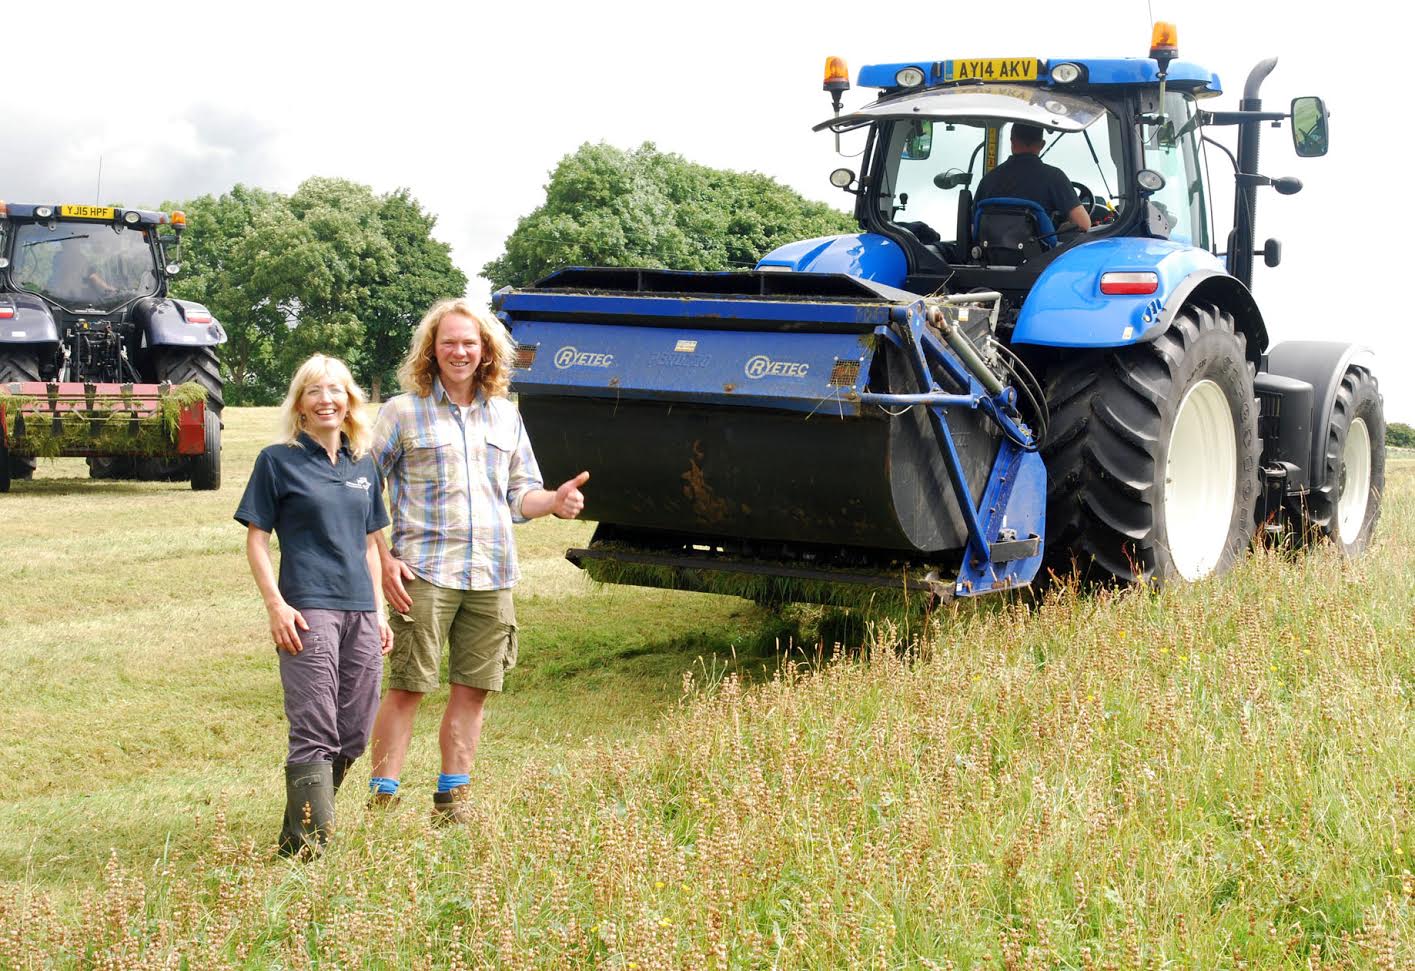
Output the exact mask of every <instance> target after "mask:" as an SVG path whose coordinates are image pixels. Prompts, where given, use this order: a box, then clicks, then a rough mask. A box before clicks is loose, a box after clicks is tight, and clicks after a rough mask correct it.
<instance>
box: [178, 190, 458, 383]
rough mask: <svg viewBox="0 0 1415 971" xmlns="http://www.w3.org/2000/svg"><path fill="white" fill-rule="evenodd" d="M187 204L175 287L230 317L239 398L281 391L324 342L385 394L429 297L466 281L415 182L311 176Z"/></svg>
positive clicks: (231, 378) (230, 355)
mask: <svg viewBox="0 0 1415 971" xmlns="http://www.w3.org/2000/svg"><path fill="white" fill-rule="evenodd" d="M178 207H179V208H185V209H186V210H187V211H188V214H189V232H188V234H187V237H186V239H185V240H184V242H183V249H184V252H183V260H184V262H185V264H186V268H185V272H184V273H183V274H182V276H180V277H179V278H178V282H177V283H176V284H175V285H174V287H173V293H174V295H175V296H179V297H184V298H187V299H192V300H198V301H201V302H202V303H205V304H206V305H207V306H208V307H210V308H211V310H212V311H213V312H214V313H215V314H216V316H217V318H218V319H219V320H221V322H222V324H223V325H224V326H225V327H226V331H227V336H228V337H229V342H228V344H227V345H226V346H225V347H224V348H222V352H221V358H222V362H223V368H224V370H225V371H226V373H227V380H228V387H229V389H230V390H229V392H228V395H229V400H232V401H233V402H238V403H269V402H271V401H276V400H279V398H280V396H281V395H282V394H283V393H284V390H285V387H286V383H287V382H288V380H289V375H290V373H291V372H292V371H293V370H294V368H295V367H296V366H298V364H299V362H300V361H301V360H303V359H304V358H305V357H307V356H309V355H310V354H312V353H314V352H316V351H319V352H323V353H327V354H333V355H335V356H337V357H341V358H343V359H344V360H345V361H346V362H347V363H348V364H349V367H350V369H351V370H352V371H353V372H354V375H355V376H356V377H357V378H358V379H359V381H360V382H361V383H363V384H365V385H366V386H371V388H372V390H373V393H374V396H375V398H377V397H378V395H379V394H380V393H381V390H382V386H383V385H384V384H385V383H386V382H387V381H388V379H389V376H390V375H391V374H392V372H393V371H394V369H395V368H396V367H397V364H398V361H399V360H400V359H401V357H402V355H403V353H404V352H405V351H406V349H407V344H408V339H409V337H410V335H411V333H412V328H413V326H414V324H415V323H416V322H417V320H418V318H419V317H420V316H421V315H422V313H423V311H424V310H426V308H427V306H428V304H429V303H431V302H432V301H433V300H435V299H437V298H438V297H444V296H458V295H461V294H462V293H464V292H465V291H466V286H467V277H466V275H465V274H464V273H462V271H461V270H459V269H457V267H455V266H454V265H453V264H452V260H451V255H450V251H449V248H448V246H447V244H445V243H442V242H439V241H438V240H435V239H433V238H432V236H431V232H432V228H433V226H434V225H435V222H436V220H435V218H434V217H433V216H431V215H429V214H427V213H424V212H423V211H422V208H421V207H420V206H419V205H418V203H417V201H416V200H415V199H413V198H412V196H411V195H410V194H409V192H408V191H407V190H406V189H399V190H397V191H395V192H391V193H388V194H386V195H376V194H375V193H374V192H373V190H372V189H370V188H369V187H368V186H365V185H360V184H358V183H355V182H350V181H348V180H345V179H331V178H312V179H308V180H306V181H305V182H303V183H302V184H301V185H300V186H299V188H298V189H297V190H296V191H295V193H294V195H291V196H284V195H281V194H279V193H273V192H266V191H264V190H260V189H251V188H247V187H245V186H240V185H238V186H236V187H235V188H233V189H232V190H231V191H230V192H228V193H226V194H224V195H221V196H219V197H213V196H202V197H200V198H198V199H193V200H191V201H190V202H187V203H185V204H184V205H183V204H179V205H178Z"/></svg>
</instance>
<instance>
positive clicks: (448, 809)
mask: <svg viewBox="0 0 1415 971" xmlns="http://www.w3.org/2000/svg"><path fill="white" fill-rule="evenodd" d="M471 818H472V787H471V785H470V784H469V785H465V786H456V787H454V788H453V789H452V791H451V792H434V793H433V794H432V822H433V825H434V826H461V825H464V824H466V823H468V822H470V821H471Z"/></svg>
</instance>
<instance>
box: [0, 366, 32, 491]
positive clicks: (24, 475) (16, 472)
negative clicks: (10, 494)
mask: <svg viewBox="0 0 1415 971" xmlns="http://www.w3.org/2000/svg"><path fill="white" fill-rule="evenodd" d="M39 380H42V379H41V378H40V376H39V355H38V354H36V353H35V352H34V351H32V350H29V349H22V348H18V347H7V348H5V349H4V350H0V384H9V383H10V382H11V381H39ZM6 451H7V452H8V449H7V450H6ZM35 464H36V463H35V460H34V459H32V458H29V457H27V456H26V457H23V458H21V457H20V456H18V455H7V457H6V458H5V460H4V465H5V485H4V488H3V489H0V492H3V491H5V489H8V488H9V487H10V480H11V479H32V478H34V467H35Z"/></svg>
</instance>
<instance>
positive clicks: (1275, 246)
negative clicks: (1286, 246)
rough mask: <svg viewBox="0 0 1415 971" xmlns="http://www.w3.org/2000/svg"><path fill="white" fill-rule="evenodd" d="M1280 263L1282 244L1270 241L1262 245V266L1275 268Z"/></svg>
mask: <svg viewBox="0 0 1415 971" xmlns="http://www.w3.org/2000/svg"><path fill="white" fill-rule="evenodd" d="M1281 262H1282V242H1281V241H1280V240H1276V239H1270V240H1268V241H1267V242H1266V243H1264V244H1263V265H1264V266H1277V265H1278V264H1279V263H1281Z"/></svg>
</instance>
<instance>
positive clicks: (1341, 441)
mask: <svg viewBox="0 0 1415 971" xmlns="http://www.w3.org/2000/svg"><path fill="white" fill-rule="evenodd" d="M1323 434H1324V438H1323V441H1324V443H1325V447H1324V450H1323V456H1324V457H1323V464H1324V465H1325V467H1326V468H1325V471H1326V476H1325V478H1324V479H1323V481H1324V482H1325V483H1326V485H1325V486H1324V487H1323V488H1322V489H1320V490H1318V491H1315V492H1313V493H1311V494H1310V495H1309V496H1308V497H1307V502H1306V508H1305V510H1299V515H1301V514H1302V513H1305V515H1302V518H1299V519H1298V523H1299V524H1301V526H1302V533H1303V536H1304V537H1305V538H1306V539H1308V540H1309V541H1310V540H1313V539H1330V540H1331V541H1332V542H1333V543H1335V544H1336V545H1337V546H1338V547H1339V548H1340V549H1341V551H1342V552H1343V553H1345V554H1346V555H1347V556H1359V555H1360V554H1361V553H1363V552H1365V550H1366V547H1367V546H1369V545H1370V542H1371V534H1372V533H1373V532H1374V531H1375V528H1376V521H1377V520H1379V519H1380V517H1381V496H1382V494H1383V493H1384V492H1385V485H1386V420H1385V407H1384V404H1383V403H1382V401H1381V393H1380V387H1379V385H1378V384H1377V383H1376V378H1375V375H1373V374H1371V373H1370V372H1369V371H1366V370H1364V369H1361V368H1352V369H1350V370H1349V371H1347V372H1346V374H1345V375H1344V376H1343V377H1342V379H1341V385H1340V387H1338V388H1337V391H1336V400H1335V402H1334V403H1333V404H1332V412H1331V421H1330V422H1328V423H1327V427H1326V429H1325V430H1324V432H1323Z"/></svg>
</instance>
